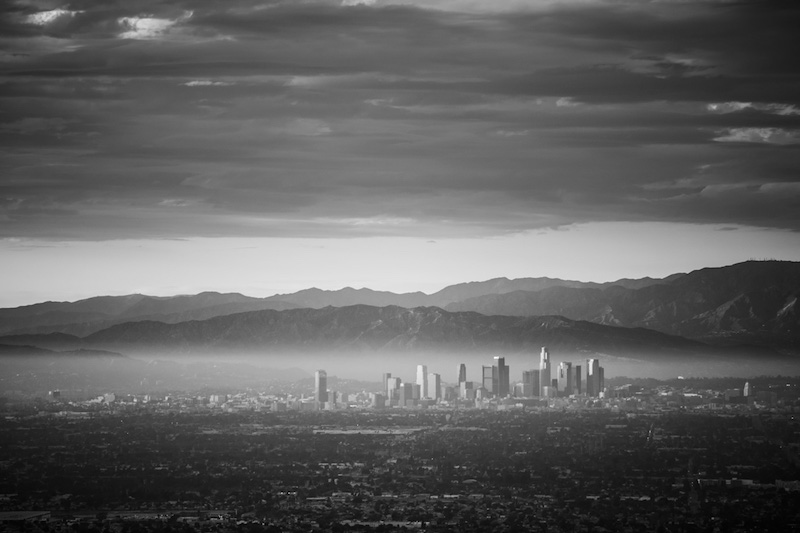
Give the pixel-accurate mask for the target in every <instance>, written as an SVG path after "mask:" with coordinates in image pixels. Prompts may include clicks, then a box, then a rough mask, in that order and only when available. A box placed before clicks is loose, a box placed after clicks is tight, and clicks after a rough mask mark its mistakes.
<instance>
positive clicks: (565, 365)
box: [558, 361, 574, 396]
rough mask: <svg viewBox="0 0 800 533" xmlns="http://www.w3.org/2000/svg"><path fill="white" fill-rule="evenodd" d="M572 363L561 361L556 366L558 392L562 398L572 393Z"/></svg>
mask: <svg viewBox="0 0 800 533" xmlns="http://www.w3.org/2000/svg"><path fill="white" fill-rule="evenodd" d="M572 378H573V375H572V363H570V362H569V361H561V362H560V363H559V364H558V390H559V391H560V392H561V393H562V394H563V395H564V396H570V395H572V393H573V387H574V385H573V381H572Z"/></svg>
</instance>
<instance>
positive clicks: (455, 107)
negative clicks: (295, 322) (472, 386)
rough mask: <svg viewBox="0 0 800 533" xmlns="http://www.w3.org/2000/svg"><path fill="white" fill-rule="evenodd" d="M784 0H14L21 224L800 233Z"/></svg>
mask: <svg viewBox="0 0 800 533" xmlns="http://www.w3.org/2000/svg"><path fill="white" fill-rule="evenodd" d="M798 27H800V8H798V7H795V6H794V5H793V4H792V3H783V2H755V1H754V2H721V1H715V2H688V3H686V2H669V1H664V2H647V3H640V2H626V1H596V2H574V3H573V2H558V3H556V2H541V1H531V2H522V1H518V2H513V1H508V2H469V1H440V2H435V1H420V2H413V1H408V2H397V3H391V2H383V1H374V2H349V1H346V2H342V1H319V2H315V1H291V2H290V1H259V2H255V1H229V2H219V1H213V2H212V1H210V0H205V1H203V0H199V1H189V0H185V1H156V0H140V1H126V2H122V1H118V2H95V1H89V0H84V1H69V2H67V1H58V0H53V1H49V0H41V1H33V0H32V1H18V2H14V3H5V4H4V5H3V7H0V57H1V58H2V61H0V110H1V111H2V112H0V147H1V149H2V152H1V153H0V221H1V222H2V224H0V237H4V238H39V239H54V240H59V239H64V240H107V239H119V238H131V239H133V238H180V237H218V236H264V237H271V236H285V237H342V236H369V235H384V236H387V235H388V236H394V235H397V236H424V237H426V238H428V237H429V238H446V237H461V236H489V235H501V234H509V233H515V232H520V231H525V230H531V229H537V228H552V227H559V226H564V225H569V224H574V223H582V222H613V221H623V222H626V221H630V222H643V221H658V222H692V223H708V224H739V225H748V226H755V227H765V228H778V229H789V230H793V231H797V230H800V214H798V213H800V175H799V174H798V169H800V147H799V146H798V145H800V111H798V110H800V69H798V67H797V64H798V63H797V52H798V50H800V46H799V45H800V39H799V38H798V37H797V28H798Z"/></svg>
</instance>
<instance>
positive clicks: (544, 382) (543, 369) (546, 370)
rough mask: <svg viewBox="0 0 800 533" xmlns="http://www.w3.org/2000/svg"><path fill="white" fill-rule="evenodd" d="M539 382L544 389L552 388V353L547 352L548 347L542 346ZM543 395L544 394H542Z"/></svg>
mask: <svg viewBox="0 0 800 533" xmlns="http://www.w3.org/2000/svg"><path fill="white" fill-rule="evenodd" d="M539 382H540V383H541V386H542V387H551V386H552V382H551V377H550V352H548V351H547V346H542V353H541V355H540V356H539ZM542 394H544V393H543V392H542Z"/></svg>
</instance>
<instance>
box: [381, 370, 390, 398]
mask: <svg viewBox="0 0 800 533" xmlns="http://www.w3.org/2000/svg"><path fill="white" fill-rule="evenodd" d="M391 377H392V373H391V372H386V373H384V374H383V392H382V393H381V394H384V395H385V394H386V391H387V390H389V379H391Z"/></svg>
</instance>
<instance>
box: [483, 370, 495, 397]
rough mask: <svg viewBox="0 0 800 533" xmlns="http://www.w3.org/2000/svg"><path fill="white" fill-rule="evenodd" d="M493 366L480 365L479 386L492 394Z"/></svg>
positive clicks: (493, 381) (493, 382)
mask: <svg viewBox="0 0 800 533" xmlns="http://www.w3.org/2000/svg"><path fill="white" fill-rule="evenodd" d="M494 375H495V368H494V367H492V366H482V367H481V387H483V388H484V389H486V390H487V391H488V392H490V393H492V394H494V384H495V378H494Z"/></svg>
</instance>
